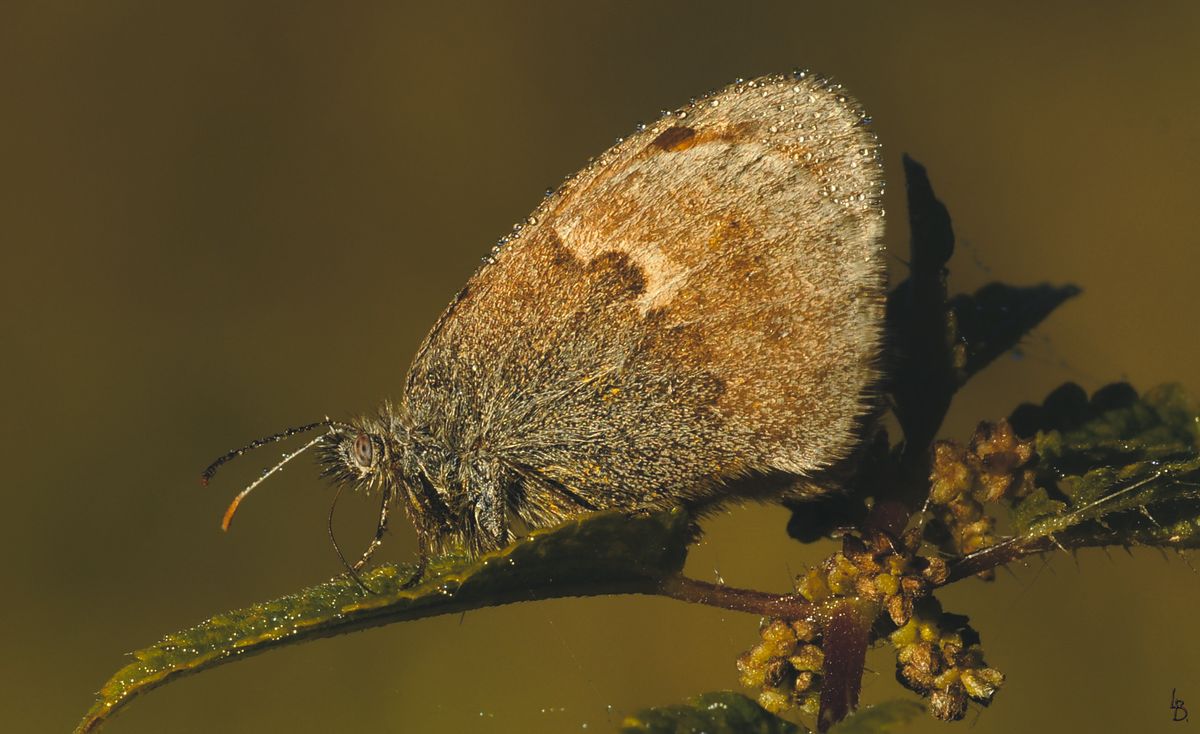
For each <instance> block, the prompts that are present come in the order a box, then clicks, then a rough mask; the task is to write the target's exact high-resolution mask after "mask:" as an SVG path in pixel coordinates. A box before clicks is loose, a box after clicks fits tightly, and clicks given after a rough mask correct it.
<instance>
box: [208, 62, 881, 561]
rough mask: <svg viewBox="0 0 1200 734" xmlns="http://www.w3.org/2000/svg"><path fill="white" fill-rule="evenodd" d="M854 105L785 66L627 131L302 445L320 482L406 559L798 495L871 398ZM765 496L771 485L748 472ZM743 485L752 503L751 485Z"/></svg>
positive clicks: (875, 224) (871, 349)
mask: <svg viewBox="0 0 1200 734" xmlns="http://www.w3.org/2000/svg"><path fill="white" fill-rule="evenodd" d="M867 122H868V120H867V118H866V117H865V115H864V113H863V112H862V110H861V109H860V107H859V106H858V105H857V104H856V103H855V102H854V101H853V100H851V99H850V98H849V97H848V96H847V95H846V94H845V93H844V92H843V91H842V89H841V87H840V85H836V84H833V83H831V82H828V81H826V80H824V79H821V78H819V77H816V76H813V75H810V74H807V73H794V74H780V75H772V76H765V77H761V78H758V79H753V80H750V81H738V82H736V83H734V84H732V85H730V86H728V87H726V88H725V89H722V90H720V91H718V92H715V93H713V94H710V95H707V96H705V97H703V98H700V99H697V100H695V101H693V102H692V103H690V104H689V105H687V106H685V107H682V108H680V109H677V110H674V111H672V112H668V113H665V114H664V115H663V116H662V117H661V118H660V119H659V120H658V121H656V122H654V123H653V124H649V125H639V127H638V130H637V131H636V133H635V134H633V135H630V136H629V137H627V138H624V139H622V140H619V141H618V142H617V144H616V145H614V146H613V147H611V148H610V149H609V150H607V151H605V152H604V153H603V154H602V155H600V156H599V157H597V158H595V159H594V160H592V161H591V162H590V163H589V164H588V165H587V166H586V167H585V168H584V169H583V170H582V171H580V172H579V173H577V174H576V175H575V176H573V177H571V178H570V179H568V180H566V182H565V183H564V184H563V185H562V186H561V187H560V188H559V189H558V190H557V191H554V192H553V193H551V194H549V195H548V196H547V197H546V198H545V200H544V201H542V202H541V204H540V205H539V206H538V207H537V208H536V209H535V210H534V211H533V212H532V213H531V214H530V215H529V216H528V218H527V219H526V220H525V222H524V224H523V225H521V226H519V227H516V228H514V233H513V234H512V235H511V236H510V237H507V238H505V240H502V241H501V244H500V245H498V246H497V247H496V248H495V249H494V250H493V251H492V253H491V254H490V255H489V256H488V257H487V258H486V259H485V261H484V263H483V265H482V266H481V267H480V268H479V270H478V271H477V272H476V273H475V274H474V275H473V276H472V277H471V278H470V280H468V281H467V284H466V285H465V286H464V287H463V288H462V290H461V291H459V293H458V294H457V295H456V296H455V297H454V299H453V300H452V301H451V303H450V305H449V307H447V308H446V310H445V311H444V312H443V314H442V315H441V317H440V318H439V319H438V320H437V322H436V323H435V324H434V325H433V328H432V329H431V330H430V332H429V334H428V336H427V337H426V338H425V340H424V342H423V343H422V344H421V346H420V348H419V349H418V351H417V353H416V356H415V358H414V359H413V362H412V364H411V366H410V367H409V370H408V373H407V377H406V379H405V382H404V385H403V390H402V392H401V394H400V396H399V399H398V400H397V401H396V402H394V403H393V402H388V403H385V404H384V405H383V406H382V407H381V408H380V409H379V410H378V411H377V412H376V413H373V414H370V415H365V416H361V417H357V418H354V419H351V420H348V421H334V420H329V419H326V420H324V421H319V422H316V423H312V424H309V425H306V426H300V427H297V428H293V429H288V430H287V431H284V432H282V433H280V434H276V435H275V436H270V437H268V438H266V439H260V440H259V441H256V442H254V443H252V444H250V445H249V446H246V447H243V448H241V449H237V450H235V451H231V452H230V453H229V454H227V455H226V456H224V457H222V458H221V459H219V460H218V461H217V462H215V463H214V464H213V465H212V466H210V467H209V469H208V470H207V471H206V472H205V478H206V479H208V478H211V476H212V475H213V473H214V472H215V471H216V469H217V467H219V466H220V465H221V464H222V463H224V462H225V461H228V460H229V459H231V458H233V457H235V456H239V455H241V454H242V453H245V452H246V451H248V450H250V449H252V448H256V447H258V446H261V445H264V444H266V443H271V442H274V441H276V440H279V439H282V438H286V437H290V436H294V435H297V434H300V433H308V432H310V431H317V432H318V435H316V437H315V438H312V439H311V440H310V441H309V442H308V443H307V444H306V445H305V446H304V447H303V448H302V449H300V450H299V451H296V452H293V453H291V454H287V455H285V458H284V461H283V462H281V463H280V464H279V465H277V466H276V467H275V468H274V469H272V470H271V471H270V472H268V473H266V475H264V477H262V478H261V479H260V480H258V481H256V482H255V483H253V484H251V485H250V486H249V487H247V488H246V489H245V490H244V491H243V492H242V493H241V494H239V495H238V497H237V498H236V499H235V500H234V502H233V504H232V505H231V506H230V508H229V511H228V512H227V513H226V517H225V522H224V525H225V526H226V527H227V526H228V523H229V520H230V519H231V518H232V516H233V512H234V511H235V510H236V508H237V506H238V503H240V501H241V499H242V498H243V497H245V496H246V495H247V494H248V493H249V492H250V491H251V490H252V489H254V487H256V486H258V484H259V483H261V481H262V479H265V478H266V476H269V475H270V473H273V472H274V471H276V470H278V469H279V468H280V467H281V466H282V465H283V463H286V462H287V461H289V460H291V459H292V458H294V457H295V456H297V455H299V454H300V453H302V452H303V451H304V450H307V449H308V448H311V447H314V446H316V447H318V453H319V455H320V462H321V463H322V465H323V467H324V472H325V474H326V475H329V476H331V477H332V478H333V479H334V480H335V481H336V482H337V483H338V484H339V491H340V488H341V487H345V486H351V487H354V488H356V489H360V490H364V491H368V492H377V493H378V494H379V496H380V514H379V522H378V528H377V532H376V535H375V538H374V540H373V541H372V543H371V545H370V546H369V547H368V549H367V551H366V552H365V553H364V554H363V557H362V558H361V559H360V561H359V562H358V563H356V564H355V565H354V566H353V568H354V569H357V568H360V567H361V566H362V565H363V564H365V563H366V562H367V560H368V559H369V557H370V555H371V553H372V552H373V551H374V550H375V548H376V547H378V545H379V543H380V542H381V540H382V538H383V534H384V530H385V528H386V526H387V521H388V510H389V507H390V506H391V505H392V504H393V503H398V504H400V505H401V507H403V508H404V510H405V511H406V514H407V516H408V518H409V520H410V521H411V522H412V524H413V526H414V527H415V528H416V531H417V536H418V539H419V544H420V548H421V557H422V558H425V557H427V556H428V555H429V554H431V553H436V552H440V551H443V550H445V549H446V548H447V547H449V546H457V547H461V548H464V549H466V551H467V552H468V553H470V554H479V553H482V552H485V551H488V550H492V549H496V548H499V547H501V546H503V545H505V544H507V543H508V542H510V541H511V540H512V539H513V538H514V537H515V536H516V535H517V533H518V532H519V531H520V530H521V529H528V528H537V527H543V526H546V525H550V524H554V523H556V522H559V521H561V520H563V519H565V518H570V517H574V516H576V515H579V514H582V513H586V512H591V511H596V510H609V509H618V510H626V511H645V510H655V509H661V508H669V507H675V506H685V507H689V508H693V509H697V510H703V509H704V508H711V507H715V506H717V505H719V504H722V503H725V502H728V501H731V500H737V499H742V498H746V497H762V496H764V495H767V496H771V495H781V494H784V493H791V494H792V495H797V496H815V495H818V494H821V493H822V492H826V491H828V487H827V486H825V485H823V484H822V481H821V478H822V476H823V475H825V474H827V473H828V471H829V470H830V469H831V467H834V466H836V465H837V464H838V462H839V461H841V460H843V459H845V458H846V457H847V456H848V455H849V453H850V452H851V451H852V450H853V449H854V448H855V446H856V445H857V444H858V443H859V440H860V439H859V436H860V434H861V433H862V431H861V423H862V422H863V421H864V420H865V419H866V418H867V417H868V416H869V415H870V414H871V412H872V409H873V405H875V403H876V399H875V394H876V389H875V388H876V385H877V383H878V380H879V376H880V366H879V362H880V351H881V341H882V331H883V311H884V297H885V290H886V275H885V263H884V246H883V243H882V236H883V230H884V216H883V209H882V207H881V202H880V199H881V196H882V191H883V173H882V168H881V165H880V161H879V149H878V144H877V142H876V139H875V137H874V135H873V134H872V132H871V131H870V129H869V128H868V127H867ZM768 480H771V481H768ZM764 488H765V489H764Z"/></svg>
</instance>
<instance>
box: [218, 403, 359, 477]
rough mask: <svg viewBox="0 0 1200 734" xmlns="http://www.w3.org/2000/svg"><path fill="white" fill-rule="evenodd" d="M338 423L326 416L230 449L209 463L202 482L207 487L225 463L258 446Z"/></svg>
mask: <svg viewBox="0 0 1200 734" xmlns="http://www.w3.org/2000/svg"><path fill="white" fill-rule="evenodd" d="M336 425H340V424H337V423H334V421H331V420H329V418H326V419H325V420H323V421H318V422H316V423H309V424H308V425H304V426H296V427H295V428H289V429H287V430H285V431H280V432H279V433H276V434H274V435H271V436H267V437H266V438H260V439H257V440H255V441H251V442H250V443H248V444H246V445H245V446H243V447H241V448H240V449H234V450H233V451H230V452H229V453H228V454H225V455H224V456H222V457H221V458H219V459H217V460H216V461H214V462H213V463H211V464H209V465H208V468H207V469H205V470H204V473H203V474H201V475H200V484H201V485H203V486H206V487H207V486H208V483H209V482H210V481H211V480H212V478H213V476H215V475H216V473H217V469H220V468H221V467H222V466H223V465H225V464H227V463H229V462H230V461H233V460H234V459H236V458H237V457H239V456H241V455H242V454H244V453H247V452H249V451H253V450H254V449H257V448H261V447H263V446H266V445H267V444H270V443H275V442H276V441H282V440H283V439H285V438H291V437H292V436H298V435H300V434H301V433H308V432H309V431H311V430H313V429H316V428H320V427H322V426H330V427H333V426H336Z"/></svg>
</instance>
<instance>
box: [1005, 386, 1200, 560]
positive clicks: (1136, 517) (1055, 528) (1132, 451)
mask: <svg viewBox="0 0 1200 734" xmlns="http://www.w3.org/2000/svg"><path fill="white" fill-rule="evenodd" d="M1013 422H1014V426H1015V427H1016V429H1017V430H1018V431H1023V432H1026V433H1027V434H1028V433H1029V432H1030V431H1034V430H1036V446H1037V451H1038V456H1039V464H1038V485H1039V486H1040V487H1041V488H1042V489H1039V490H1038V491H1036V492H1034V493H1033V494H1031V495H1029V496H1028V497H1026V498H1025V499H1023V500H1021V501H1020V502H1018V503H1017V504H1016V505H1015V506H1014V507H1013V523H1014V526H1015V529H1016V531H1017V532H1018V534H1019V535H1020V536H1022V537H1023V538H1024V539H1026V540H1030V539H1033V538H1038V537H1052V538H1054V539H1055V540H1056V541H1058V542H1060V543H1062V544H1064V545H1071V546H1075V547H1079V546H1083V545H1110V544H1123V545H1130V544H1135V543H1140V544H1153V545H1164V546H1173V547H1179V548H1183V547H1193V546H1196V545H1200V532H1198V527H1200V525H1198V524H1200V449H1198V447H1197V437H1198V436H1200V410H1198V409H1197V408H1196V406H1195V405H1194V404H1193V403H1191V402H1190V401H1189V399H1188V398H1187V396H1186V394H1185V393H1184V391H1183V389H1182V388H1181V387H1179V386H1178V385H1164V386H1160V387H1157V388H1155V389H1153V390H1150V391H1148V392H1146V393H1145V394H1144V395H1141V396H1139V395H1138V394H1137V393H1136V392H1135V391H1134V390H1133V388H1131V387H1129V386H1128V385H1125V384H1123V383H1120V384H1115V385H1109V386H1108V387H1105V388H1102V389H1101V390H1099V391H1097V392H1096V394H1095V395H1093V396H1092V397H1091V399H1090V400H1089V399H1088V398H1087V397H1086V395H1085V394H1084V393H1083V391H1082V390H1081V389H1079V388H1078V386H1075V385H1066V386H1063V387H1061V388H1059V389H1058V390H1055V391H1054V393H1052V394H1051V395H1050V396H1049V397H1048V398H1047V400H1046V401H1045V403H1043V404H1042V405H1041V406H1022V407H1021V408H1020V409H1018V410H1017V411H1016V412H1015V413H1014V414H1013Z"/></svg>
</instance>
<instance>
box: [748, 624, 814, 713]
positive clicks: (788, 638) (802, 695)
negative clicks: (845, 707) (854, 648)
mask: <svg viewBox="0 0 1200 734" xmlns="http://www.w3.org/2000/svg"><path fill="white" fill-rule="evenodd" d="M759 634H760V635H761V637H762V641H761V642H759V643H758V644H757V645H755V646H754V647H753V648H751V649H750V650H749V651H748V652H746V653H744V654H743V655H742V656H741V657H739V658H738V661H737V666H738V672H739V673H740V674H741V677H740V680H741V683H742V685H744V686H746V687H747V688H755V689H758V690H759V691H760V692H759V694H758V703H759V705H760V706H762V707H763V708H765V709H766V710H767V711H770V712H771V713H775V714H779V713H783V712H784V711H787V710H789V709H792V708H797V707H798V708H799V709H800V710H801V711H803V712H804V713H806V714H809V715H812V716H815V715H816V714H817V709H818V707H819V704H820V696H819V692H820V688H821V685H820V682H821V667H822V666H823V665H824V664H825V653H824V651H822V650H821V647H820V645H819V644H818V638H819V635H818V633H817V628H816V626H815V625H814V624H812V623H811V622H806V621H796V622H785V621H784V620H782V619H767V620H763V624H762V627H761V628H760V629H759Z"/></svg>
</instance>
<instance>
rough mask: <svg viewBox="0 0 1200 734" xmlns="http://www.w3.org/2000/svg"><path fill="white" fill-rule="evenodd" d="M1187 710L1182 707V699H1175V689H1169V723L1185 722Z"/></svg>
mask: <svg viewBox="0 0 1200 734" xmlns="http://www.w3.org/2000/svg"><path fill="white" fill-rule="evenodd" d="M1187 717H1188V710H1187V707H1186V706H1184V705H1183V699H1182V698H1176V697H1175V689H1174V688H1172V689H1171V721H1187Z"/></svg>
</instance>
